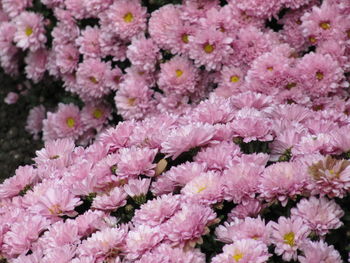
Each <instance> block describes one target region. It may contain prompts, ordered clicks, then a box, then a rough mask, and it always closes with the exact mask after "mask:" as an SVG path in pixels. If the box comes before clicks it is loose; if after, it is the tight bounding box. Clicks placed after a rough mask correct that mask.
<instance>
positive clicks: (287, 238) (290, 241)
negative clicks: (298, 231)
mask: <svg viewBox="0 0 350 263" xmlns="http://www.w3.org/2000/svg"><path fill="white" fill-rule="evenodd" d="M294 238H295V235H294V233H293V232H289V233H287V234H285V235H284V236H283V240H284V243H285V244H287V245H290V246H291V247H293V246H294V245H295V241H294Z"/></svg>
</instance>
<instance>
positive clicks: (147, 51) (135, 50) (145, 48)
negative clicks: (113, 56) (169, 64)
mask: <svg viewBox="0 0 350 263" xmlns="http://www.w3.org/2000/svg"><path fill="white" fill-rule="evenodd" d="M126 56H127V57H128V59H129V60H130V62H131V64H133V65H134V66H136V67H137V68H139V69H140V70H144V71H154V70H155V66H156V63H157V61H158V60H159V59H160V53H159V48H158V46H157V45H156V44H155V43H154V42H153V39H152V38H145V36H144V35H141V36H138V37H134V38H133V39H132V41H131V44H130V45H129V46H128V50H127V52H126Z"/></svg>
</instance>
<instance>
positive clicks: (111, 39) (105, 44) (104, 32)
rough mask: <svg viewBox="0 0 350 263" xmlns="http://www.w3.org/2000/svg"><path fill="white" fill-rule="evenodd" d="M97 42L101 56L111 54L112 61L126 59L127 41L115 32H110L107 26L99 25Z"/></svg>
mask: <svg viewBox="0 0 350 263" xmlns="http://www.w3.org/2000/svg"><path fill="white" fill-rule="evenodd" d="M99 42H100V49H101V54H102V57H107V56H112V57H113V60H114V61H118V60H120V61H124V60H125V59H126V50H127V43H126V42H125V40H121V39H120V38H119V37H118V36H117V35H116V34H111V31H110V30H109V28H108V27H107V26H105V27H101V32H100V39H99Z"/></svg>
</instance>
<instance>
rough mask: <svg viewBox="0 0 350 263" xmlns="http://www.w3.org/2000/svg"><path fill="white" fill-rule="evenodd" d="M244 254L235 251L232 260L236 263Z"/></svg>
mask: <svg viewBox="0 0 350 263" xmlns="http://www.w3.org/2000/svg"><path fill="white" fill-rule="evenodd" d="M243 256H244V254H243V253H241V252H240V251H236V253H235V254H234V255H233V256H232V258H233V259H234V260H235V261H236V262H238V261H240V260H241V259H242V258H243Z"/></svg>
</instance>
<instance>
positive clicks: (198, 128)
mask: <svg viewBox="0 0 350 263" xmlns="http://www.w3.org/2000/svg"><path fill="white" fill-rule="evenodd" d="M214 132H215V130H214V127H213V126H212V125H209V124H202V123H194V124H188V125H185V126H181V127H178V128H176V129H173V130H172V131H170V133H169V135H168V136H167V138H165V140H164V142H163V143H162V152H163V153H165V154H167V156H172V159H176V158H177V157H178V156H179V155H180V154H181V153H183V152H186V151H189V150H191V149H192V148H195V147H200V146H203V145H205V144H208V143H209V142H210V141H211V139H212V138H213V136H214Z"/></svg>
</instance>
